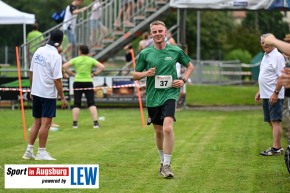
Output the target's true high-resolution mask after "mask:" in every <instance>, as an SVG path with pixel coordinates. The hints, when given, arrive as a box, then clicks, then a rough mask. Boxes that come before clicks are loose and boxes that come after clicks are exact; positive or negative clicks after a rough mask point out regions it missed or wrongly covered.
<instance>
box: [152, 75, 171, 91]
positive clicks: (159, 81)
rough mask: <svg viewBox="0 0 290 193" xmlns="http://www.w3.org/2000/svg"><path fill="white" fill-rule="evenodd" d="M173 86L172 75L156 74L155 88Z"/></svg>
mask: <svg viewBox="0 0 290 193" xmlns="http://www.w3.org/2000/svg"><path fill="white" fill-rule="evenodd" d="M171 86H172V76H171V75H162V76H160V75H157V76H155V88H170V87H171Z"/></svg>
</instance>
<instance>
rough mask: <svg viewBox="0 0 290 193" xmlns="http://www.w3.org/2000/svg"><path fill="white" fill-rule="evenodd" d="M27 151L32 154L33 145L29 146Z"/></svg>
mask: <svg viewBox="0 0 290 193" xmlns="http://www.w3.org/2000/svg"><path fill="white" fill-rule="evenodd" d="M26 150H27V151H31V152H32V151H33V145H30V144H28V145H27V149H26Z"/></svg>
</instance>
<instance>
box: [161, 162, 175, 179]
mask: <svg viewBox="0 0 290 193" xmlns="http://www.w3.org/2000/svg"><path fill="white" fill-rule="evenodd" d="M161 174H162V175H163V177H164V178H167V179H169V178H173V177H174V174H173V173H172V171H171V168H170V165H164V166H163V167H162V171H161Z"/></svg>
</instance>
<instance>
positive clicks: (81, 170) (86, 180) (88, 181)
mask: <svg viewBox="0 0 290 193" xmlns="http://www.w3.org/2000/svg"><path fill="white" fill-rule="evenodd" d="M70 172H71V175H70V179H71V181H70V183H71V185H96V182H97V177H98V175H97V174H98V168H97V167H75V168H74V167H72V168H71V169H70Z"/></svg>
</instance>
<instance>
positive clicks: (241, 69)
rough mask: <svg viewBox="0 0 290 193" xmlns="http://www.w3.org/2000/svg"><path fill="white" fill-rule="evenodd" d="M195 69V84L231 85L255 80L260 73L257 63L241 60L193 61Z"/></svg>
mask: <svg viewBox="0 0 290 193" xmlns="http://www.w3.org/2000/svg"><path fill="white" fill-rule="evenodd" d="M192 63H193V65H194V66H195V71H194V73H193V74H192V75H191V77H190V78H191V81H192V83H193V84H215V85H230V84H242V83H243V82H244V81H245V80H253V79H252V76H253V75H256V73H259V71H257V70H255V69H256V68H259V65H260V64H259V63H257V64H243V63H241V62H239V61H206V60H205V61H194V60H193V61H192Z"/></svg>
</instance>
